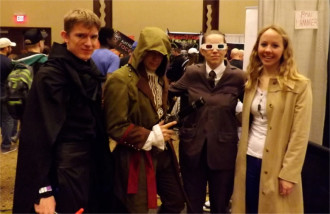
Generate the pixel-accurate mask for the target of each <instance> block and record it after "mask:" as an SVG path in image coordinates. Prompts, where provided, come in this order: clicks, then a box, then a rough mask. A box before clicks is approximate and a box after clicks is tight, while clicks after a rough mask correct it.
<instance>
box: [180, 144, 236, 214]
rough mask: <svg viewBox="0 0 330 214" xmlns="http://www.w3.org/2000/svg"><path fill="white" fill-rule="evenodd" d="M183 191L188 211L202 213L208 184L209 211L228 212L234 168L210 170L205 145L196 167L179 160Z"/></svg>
mask: <svg viewBox="0 0 330 214" xmlns="http://www.w3.org/2000/svg"><path fill="white" fill-rule="evenodd" d="M180 163H181V164H182V165H181V166H182V167H181V170H182V177H183V184H184V188H185V191H186V193H187V196H188V200H189V202H190V207H188V208H187V212H188V213H203V205H204V203H205V199H206V186H207V182H208V184H209V199H210V205H211V213H228V205H229V200H230V198H231V195H232V192H233V182H234V170H212V169H210V168H209V167H208V164H207V157H206V147H204V149H203V153H202V156H201V159H200V164H199V165H198V167H197V168H195V167H193V168H192V167H191V166H189V163H185V162H184V161H182V162H180Z"/></svg>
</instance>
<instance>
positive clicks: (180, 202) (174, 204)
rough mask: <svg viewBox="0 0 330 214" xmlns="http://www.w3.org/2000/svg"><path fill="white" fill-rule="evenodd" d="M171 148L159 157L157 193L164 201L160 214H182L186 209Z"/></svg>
mask: <svg viewBox="0 0 330 214" xmlns="http://www.w3.org/2000/svg"><path fill="white" fill-rule="evenodd" d="M173 155H175V154H173V153H172V150H170V149H169V148H168V149H166V150H165V151H163V152H161V153H160V154H159V156H158V163H157V171H156V182H157V192H158V195H159V196H160V199H161V201H162V205H161V206H160V208H159V210H158V213H180V212H181V211H182V210H183V209H184V203H185V197H184V193H183V187H182V184H181V181H180V178H179V176H177V175H178V172H177V169H176V167H175V163H174V156H173Z"/></svg>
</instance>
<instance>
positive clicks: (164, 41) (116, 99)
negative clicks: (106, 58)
mask: <svg viewBox="0 0 330 214" xmlns="http://www.w3.org/2000/svg"><path fill="white" fill-rule="evenodd" d="M170 49H171V46H170V42H169V40H168V36H167V35H166V34H165V33H164V32H163V31H162V30H161V29H159V28H155V27H147V28H145V29H143V30H142V32H141V34H140V37H139V41H138V45H137V47H136V49H135V50H134V52H133V55H132V58H131V63H130V64H128V65H126V66H123V67H121V68H120V69H118V70H117V71H115V72H114V73H113V74H112V75H111V77H110V78H109V79H108V80H107V81H106V84H105V90H104V108H105V113H106V124H107V132H108V134H109V135H110V137H111V138H113V139H114V140H115V141H116V142H117V146H116V147H115V149H114V151H113V153H114V156H115V160H116V161H115V162H116V167H115V172H116V173H115V174H116V177H115V194H116V196H117V198H118V199H119V201H120V202H121V203H119V202H118V203H117V205H119V204H121V205H119V206H118V210H116V211H117V212H130V213H147V212H148V209H155V208H157V193H158V195H159V196H160V198H161V201H162V205H161V207H160V209H159V212H164V213H180V211H181V210H182V209H183V208H184V194H183V190H182V185H181V181H180V179H179V171H178V167H177V166H178V165H177V160H176V156H175V153H174V150H173V146H172V143H171V141H170V138H171V136H172V135H173V134H174V132H173V130H170V129H169V127H170V126H172V125H174V124H175V122H174V123H173V122H172V123H168V124H165V125H164V123H163V122H159V121H161V120H162V118H163V116H164V115H165V113H166V110H167V89H168V82H167V80H166V78H165V76H164V74H165V69H166V66H167V63H168V59H169V53H170Z"/></svg>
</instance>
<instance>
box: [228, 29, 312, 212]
mask: <svg viewBox="0 0 330 214" xmlns="http://www.w3.org/2000/svg"><path fill="white" fill-rule="evenodd" d="M247 75H248V81H247V83H246V89H245V95H244V102H243V103H244V105H243V116H242V135H241V139H240V143H239V149H238V155H237V161H236V172H235V185H234V194H233V206H232V212H233V213H303V212H304V208H303V192H302V183H301V170H302V166H303V163H304V158H305V154H306V149H307V144H308V136H309V131H310V124H311V112H312V91H311V83H310V80H308V79H307V78H306V77H304V76H303V75H301V74H299V73H298V70H297V67H296V63H295V60H294V56H293V49H292V43H291V40H290V39H289V37H288V35H287V33H286V32H285V31H284V30H283V29H282V28H281V27H280V26H276V25H271V26H267V27H265V28H263V29H262V30H261V31H260V32H259V34H258V37H257V40H256V43H255V45H254V47H253V49H252V53H251V56H250V63H249V65H248V68H247Z"/></svg>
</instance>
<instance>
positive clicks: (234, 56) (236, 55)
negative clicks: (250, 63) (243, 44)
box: [229, 48, 243, 69]
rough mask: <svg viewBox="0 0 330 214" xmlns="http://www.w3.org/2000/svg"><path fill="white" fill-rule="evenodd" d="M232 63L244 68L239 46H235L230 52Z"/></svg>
mask: <svg viewBox="0 0 330 214" xmlns="http://www.w3.org/2000/svg"><path fill="white" fill-rule="evenodd" d="M229 62H230V64H231V65H233V66H235V67H237V68H239V69H243V61H242V59H241V53H240V50H238V49H237V48H233V49H232V50H231V52H230V61H229Z"/></svg>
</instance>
